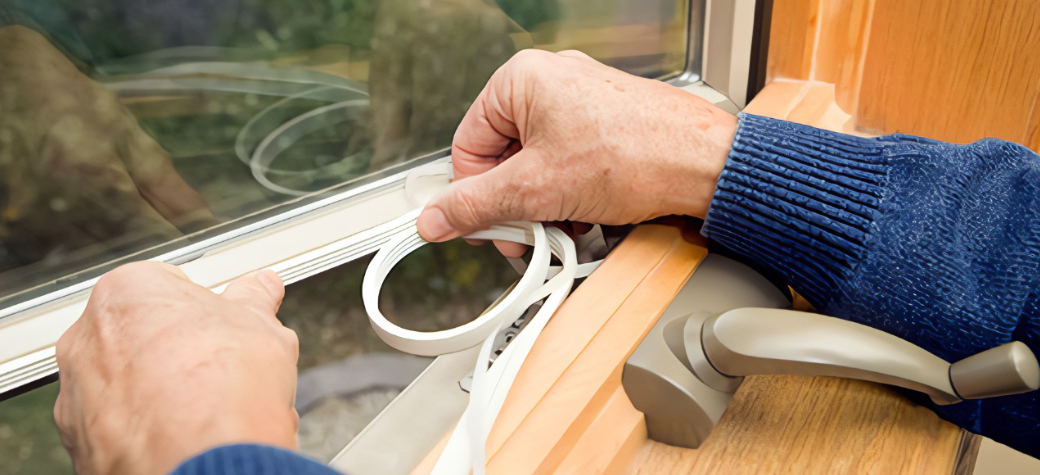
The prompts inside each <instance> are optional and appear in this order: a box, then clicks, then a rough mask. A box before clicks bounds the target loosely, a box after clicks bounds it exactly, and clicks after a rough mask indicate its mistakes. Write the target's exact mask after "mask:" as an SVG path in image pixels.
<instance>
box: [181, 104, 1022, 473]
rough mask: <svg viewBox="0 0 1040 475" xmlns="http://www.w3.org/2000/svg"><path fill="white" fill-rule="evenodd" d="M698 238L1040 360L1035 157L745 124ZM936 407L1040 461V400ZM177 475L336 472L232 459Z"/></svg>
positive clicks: (944, 352)
mask: <svg viewBox="0 0 1040 475" xmlns="http://www.w3.org/2000/svg"><path fill="white" fill-rule="evenodd" d="M703 232H704V234H705V235H706V236H708V237H709V238H711V239H713V240H714V241H716V242H717V243H719V244H721V245H723V246H725V247H727V248H729V249H730V250H732V251H734V252H736V253H739V254H741V255H742V256H744V257H745V258H746V259H747V260H749V261H750V262H751V263H752V264H753V265H755V266H757V267H758V268H759V269H760V270H763V271H767V272H770V273H772V274H774V275H779V276H782V277H783V278H784V279H786V281H787V283H788V284H789V285H790V286H791V287H793V288H794V289H795V290H797V291H798V292H799V293H800V294H801V295H803V296H804V297H805V298H806V299H807V300H808V301H809V302H811V303H812V304H813V305H814V306H815V307H816V308H817V309H818V310H820V311H821V312H822V313H825V314H827V315H831V316H835V317H839V318H844V319H847V320H852V321H855V322H859V323H863V324H866V325H870V326H872V327H875V328H879V329H881V330H884V331H886V332H889V333H892V334H894V335H897V336H899V337H902V338H904V339H906V340H909V341H911V342H914V343H916V344H917V345H919V346H921V347H924V348H925V349H927V350H929V351H931V352H932V353H935V354H936V355H938V356H940V357H942V358H944V359H946V360H947V361H956V360H959V359H961V358H964V357H967V356H970V355H972V354H975V353H978V352H980V351H983V350H986V349H989V348H992V347H995V346H998V345H1000V344H1003V343H1007V342H1009V341H1012V340H1019V341H1022V342H1024V343H1026V344H1027V345H1029V347H1030V348H1031V349H1032V350H1033V352H1034V353H1036V354H1037V355H1040V157H1037V155H1035V154H1034V153H1033V152H1031V151H1029V150H1028V149H1026V148H1024V147H1022V146H1019V145H1015V144H1012V143H1008V142H1003V141H1000V140H982V141H979V142H975V143H973V144H970V145H964V146H958V145H950V144H946V143H942V142H936V141H934V140H928V139H922V138H919V137H912V136H907V135H889V136H885V137H879V138H875V139H864V138H858V137H852V136H848V135H844V134H839V133H835V132H828V131H823V130H818V129H814V128H812V127H806V126H803V125H798V124H793V123H789V122H783V121H778V120H773V119H767V118H764V117H757V116H753V115H749V114H742V115H741V116H740V126H739V128H738V129H737V135H736V137H735V138H734V140H733V150H732V152H731V153H730V155H729V161H728V162H727V164H726V168H725V170H723V172H722V176H721V178H720V179H719V183H718V187H717V189H716V191H715V196H714V199H713V200H712V203H711V209H710V210H709V212H708V219H707V222H706V223H705V226H704V230H703ZM920 400H921V402H922V403H924V404H930V402H929V401H927V399H926V398H921V399H920ZM931 407H932V409H933V410H934V411H935V412H936V413H938V414H939V415H940V416H941V417H943V418H945V419H947V420H949V421H951V422H953V423H955V424H957V425H959V426H961V427H964V428H966V429H968V430H970V431H972V432H976V433H979V434H982V435H985V436H988V437H991V438H993V439H994V440H996V441H998V442H1002V443H1004V444H1007V445H1009V446H1011V447H1013V448H1015V449H1018V450H1020V451H1022V452H1025V453H1027V454H1030V455H1032V456H1034V457H1040V395H1038V394H1037V392H1032V393H1027V394H1023V395H1017V396H1005V397H999V398H992V399H986V400H982V401H965V402H962V403H959V404H954V405H951V406H931ZM174 473H175V474H176V475H216V474H220V475H247V474H248V475H262V474H271V475H274V474H315V475H317V474H322V475H324V474H332V473H335V472H333V471H332V470H331V469H328V468H325V467H323V466H320V465H318V464H316V463H314V462H311V461H308V460H306V459H304V458H302V457H298V456H295V455H292V454H291V453H289V452H285V451H281V450H279V449H274V448H271V447H264V446H255V445H236V446H227V447H221V448H217V449H214V450H211V451H209V452H207V453H205V454H202V455H200V456H198V457H195V458H194V459H191V460H189V461H188V462H186V463H185V464H184V465H182V466H181V467H180V468H178V469H177V470H176V471H175V472H174Z"/></svg>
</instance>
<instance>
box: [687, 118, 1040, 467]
mask: <svg viewBox="0 0 1040 475" xmlns="http://www.w3.org/2000/svg"><path fill="white" fill-rule="evenodd" d="M703 233H704V234H705V235H706V236H707V237H709V238H711V239H712V240H714V241H716V242H717V243H718V244H720V245H722V246H724V247H726V248H728V249H730V250H731V251H733V252H736V253H738V254H740V255H742V256H743V257H744V258H746V259H747V260H748V261H750V262H751V263H752V264H753V265H755V266H757V267H758V268H759V269H761V270H763V271H767V272H771V273H774V274H776V275H780V276H782V277H783V278H785V279H786V280H787V283H788V284H789V285H790V286H791V287H792V288H794V289H795V290H797V291H798V292H799V293H800V294H801V295H802V296H804V297H805V298H806V299H807V300H808V301H809V302H810V303H812V304H813V305H814V306H815V307H816V308H817V309H818V310H819V311H820V312H821V313H824V314H827V315H830V316H834V317H838V318H843V319H847V320H851V321H855V322H858V323H862V324H866V325H869V326H872V327H875V328H878V329H881V330H884V331H886V332H888V333H891V334H894V335H897V336H899V337H901V338H904V339H906V340H909V341H911V342H913V343H915V344H917V345H919V346H921V347H923V348H925V349H927V350H929V351H931V352H932V353H934V354H936V355H938V356H939V357H941V358H943V359H946V360H947V361H951V362H952V361H957V360H959V359H961V358H964V357H967V356H970V355H972V354H975V353H978V352H980V351H983V350H986V349H989V348H992V347H995V346H998V345H1001V344H1004V343H1007V342H1009V341H1012V340H1019V341H1022V342H1024V343H1025V344H1026V345H1028V346H1029V347H1030V348H1031V349H1032V350H1033V352H1034V353H1035V354H1037V355H1040V157H1037V155H1036V154H1034V153H1033V152H1032V151H1030V150H1029V149H1027V148H1025V147H1022V146H1019V145H1015V144H1012V143H1009V142H1004V141H1000V140H995V139H986V140H981V141H979V142H975V143H972V144H969V145H952V144H947V143H942V142H937V141H933V140H929V139H923V138H920V137H913V136H908V135H889V136H884V137H878V138H873V139H866V138H860V137H853V136H849V135H845V134H840V133H836V132H829V131H824V130H819V129H815V128H812V127H807V126H803V125H799V124H794V123H790V122H784V121H779V120H773V119H768V118H765V117H758V116H754V115H749V114H742V115H741V116H740V125H739V126H738V129H737V133H736V136H735V138H734V140H733V147H732V150H731V152H730V155H729V158H728V161H727V163H726V167H725V169H724V170H723V172H722V175H721V177H720V179H719V182H718V185H717V188H716V191H715V195H714V197H713V199H712V203H711V206H710V209H709V211H708V216H707V220H706V223H705V226H704V228H703ZM921 400H922V402H924V403H926V404H927V402H926V401H924V398H921ZM932 407H933V409H934V410H935V411H936V412H937V413H938V414H939V415H940V416H941V417H943V418H945V419H947V420H949V421H951V422H953V423H955V424H958V425H960V426H961V427H964V428H966V429H968V430H971V431H973V432H976V433H980V434H982V435H985V436H988V437H991V438H993V439H994V440H996V441H998V442H1002V443H1004V444H1007V445H1009V446H1011V447H1013V448H1015V449H1017V450H1020V451H1022V452H1025V453H1027V454H1029V455H1032V456H1034V457H1040V395H1038V392H1037V391H1033V392H1031V393H1026V394H1022V395H1015V396H1004V397H998V398H991V399H985V400H982V401H964V402H961V403H958V404H954V405H950V406H932Z"/></svg>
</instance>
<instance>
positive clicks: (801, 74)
mask: <svg viewBox="0 0 1040 475" xmlns="http://www.w3.org/2000/svg"><path fill="white" fill-rule="evenodd" d="M820 1H821V0H774V1H773V19H772V22H771V23H770V31H771V32H770V34H769V62H768V64H767V66H766V77H767V78H770V79H773V78H787V79H809V72H810V70H811V68H812V58H813V51H814V40H815V38H816V27H817V26H818V18H817V14H818V13H819V10H820ZM781 52H782V53H783V54H781Z"/></svg>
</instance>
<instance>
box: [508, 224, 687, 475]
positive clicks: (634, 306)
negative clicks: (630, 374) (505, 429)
mask: <svg viewBox="0 0 1040 475" xmlns="http://www.w3.org/2000/svg"><path fill="white" fill-rule="evenodd" d="M646 229H647V233H643V234H642V237H641V242H643V243H645V244H646V245H649V246H651V247H653V248H661V247H664V248H666V249H667V252H666V253H665V254H664V256H662V257H661V258H660V260H659V261H658V262H656V263H655V264H654V265H653V268H652V271H651V272H649V273H648V274H646V277H645V278H644V279H642V281H641V282H640V283H639V285H638V286H636V287H635V288H634V289H631V290H629V289H623V288H617V287H613V286H610V285H601V286H599V287H598V288H590V289H586V285H588V282H586V283H585V284H583V285H582V286H581V287H579V288H578V291H577V292H575V295H574V296H572V299H574V300H573V301H574V302H576V303H579V304H580V303H582V302H583V301H584V304H582V305H575V306H571V307H570V308H569V309H567V312H563V309H561V311H560V312H557V314H556V316H555V317H554V318H553V319H554V320H556V319H557V318H560V317H563V318H564V319H567V320H570V321H571V322H573V323H574V324H576V325H578V326H584V321H585V320H588V319H589V318H590V317H591V318H595V314H589V313H588V312H587V308H589V306H592V305H594V301H595V300H601V299H605V298H609V297H608V296H610V295H611V294H614V293H622V294H624V295H627V296H626V297H625V299H624V302H623V303H622V304H621V305H620V306H619V307H617V310H616V311H615V312H613V314H612V315H610V316H609V318H608V319H607V321H606V322H605V324H604V325H603V326H602V329H601V330H600V331H599V332H598V333H597V334H596V336H595V338H593V339H592V340H591V341H589V342H588V344H587V345H586V346H585V348H584V349H583V350H582V351H581V354H580V355H579V356H578V357H577V358H576V359H574V360H573V361H569V360H561V359H559V358H554V357H552V355H553V354H554V353H556V351H555V348H554V347H553V346H550V345H546V346H544V347H542V348H543V349H542V351H541V352H540V354H539V355H538V356H540V357H542V356H548V357H549V358H551V359H553V360H555V365H557V366H565V367H566V370H565V371H564V372H563V374H562V375H561V376H560V377H559V378H558V379H557V380H556V381H555V382H554V383H553V384H552V389H551V390H550V391H548V392H547V393H545V394H542V395H540V396H541V397H540V400H538V403H537V405H535V406H534V408H533V409H532V410H531V411H530V412H529V413H528V414H526V416H525V417H524V418H523V421H522V423H521V424H520V425H519V426H518V427H517V428H516V430H515V431H513V433H512V434H511V435H509V437H508V440H507V441H506V443H504V444H503V445H502V447H501V448H500V449H499V450H498V451H497V453H495V454H494V455H493V456H491V457H490V459H489V462H488V470H489V473H496V474H497V473H515V474H524V473H551V472H553V471H555V470H556V469H557V467H558V466H559V464H560V463H561V462H562V461H563V459H564V458H565V457H566V456H567V454H568V453H570V452H571V450H572V449H573V448H574V446H575V445H576V443H577V442H578V440H579V439H580V438H581V437H582V435H583V434H584V433H585V432H586V430H587V429H588V427H589V425H590V424H591V423H592V421H593V420H594V419H595V418H596V417H597V415H598V414H599V413H600V412H601V409H602V408H603V407H604V406H605V404H606V402H607V400H608V399H609V397H610V396H611V395H612V394H613V393H614V391H615V390H616V388H618V387H619V386H620V384H621V372H622V367H623V365H624V362H625V361H626V360H627V359H628V357H629V356H630V355H631V354H632V352H633V351H635V348H636V347H637V346H638V345H639V343H640V342H641V341H642V339H643V337H644V336H645V335H646V333H647V332H648V331H649V330H650V328H651V327H653V325H654V323H656V322H657V319H658V318H659V317H660V316H661V314H662V313H664V310H665V309H666V308H667V307H668V305H669V303H670V302H671V300H672V298H674V297H675V295H676V294H677V293H678V291H679V289H681V288H682V286H683V284H685V282H686V280H687V279H689V276H690V275H692V273H693V271H694V269H695V268H696V267H697V265H698V264H700V262H701V261H702V260H703V259H704V257H705V256H706V255H707V250H706V249H705V248H704V247H702V246H700V245H696V244H693V243H691V242H688V241H686V240H685V239H683V237H682V236H681V232H680V230H679V229H676V228H672V227H666V226H651V227H648V228H646ZM648 232H653V233H654V234H655V235H653V236H650V235H647V234H648ZM631 238H632V236H630V237H629V239H631ZM651 238H652V239H651ZM627 242H628V241H627V240H626V243H627ZM620 250H621V249H618V251H620ZM629 252H630V253H631V252H632V250H630V251H629ZM604 265H606V264H604ZM598 272H599V271H597V273H598ZM626 272H628V270H627V269H625V268H622V267H612V271H611V272H605V273H604V276H606V277H607V278H608V279H610V280H613V278H614V277H616V274H615V273H617V274H621V273H626ZM583 290H588V291H587V292H582V291H583ZM579 294H582V295H579ZM576 297H577V298H576ZM570 302H572V300H568V303H570ZM572 315H573V317H572ZM541 343H543V342H542V341H541V339H539V344H541ZM565 344H568V343H565ZM532 356H534V355H532ZM536 367H537V366H535V365H532V366H530V369H531V370H532V372H533V371H536V369H535V368H536ZM524 369H525V370H526V369H529V367H528V366H527V364H525V365H524ZM532 376H536V377H537V375H532ZM517 382H518V383H519V380H518V381H517ZM525 389H526V387H525V386H520V388H519V390H516V391H512V392H511V393H510V396H509V398H510V400H512V401H516V402H519V401H524V400H527V399H530V398H532V397H537V396H539V395H538V394H525V392H526V391H525ZM507 402H509V401H507ZM498 427H499V424H497V423H496V427H495V428H496V429H498ZM491 442H492V441H490V440H489V447H488V450H489V452H490V451H491V450H492V448H491V447H490V444H491Z"/></svg>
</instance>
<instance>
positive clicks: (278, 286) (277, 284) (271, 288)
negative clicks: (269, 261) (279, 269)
mask: <svg viewBox="0 0 1040 475" xmlns="http://www.w3.org/2000/svg"><path fill="white" fill-rule="evenodd" d="M256 280H258V281H260V284H261V285H263V286H264V289H265V290H267V292H268V293H270V294H271V295H281V293H282V289H283V288H284V287H285V284H284V283H282V278H281V277H278V274H276V273H275V272H274V271H273V270H270V269H264V270H262V271H260V272H257V273H256Z"/></svg>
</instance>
